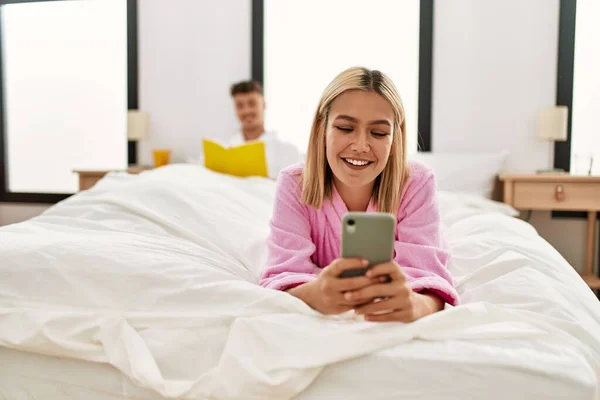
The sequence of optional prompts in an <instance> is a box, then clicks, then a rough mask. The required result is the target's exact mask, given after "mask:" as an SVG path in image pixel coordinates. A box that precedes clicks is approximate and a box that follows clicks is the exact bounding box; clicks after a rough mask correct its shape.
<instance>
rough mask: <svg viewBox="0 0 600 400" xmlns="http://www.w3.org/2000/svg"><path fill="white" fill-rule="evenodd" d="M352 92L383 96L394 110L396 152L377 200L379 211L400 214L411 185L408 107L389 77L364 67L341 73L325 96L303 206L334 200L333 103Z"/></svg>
mask: <svg viewBox="0 0 600 400" xmlns="http://www.w3.org/2000/svg"><path fill="white" fill-rule="evenodd" d="M348 90H363V91H365V92H369V91H370V92H375V93H377V94H379V95H381V96H383V97H384V98H385V99H386V100H387V101H388V102H389V103H390V104H391V106H392V108H393V109H394V126H393V128H394V129H393V132H392V134H393V142H392V149H391V152H390V157H389V158H388V160H387V164H386V166H385V168H384V169H383V171H382V173H381V174H380V175H379V176H378V177H377V179H376V180H375V185H374V187H373V197H374V200H375V204H376V205H377V208H378V210H379V211H381V212H387V213H393V214H396V213H397V212H398V207H399V206H400V196H401V193H402V190H403V189H404V185H405V184H406V182H407V181H408V161H407V159H406V151H405V149H404V144H405V143H406V121H405V120H404V106H403V104H402V100H401V99H400V95H399V94H398V90H397V89H396V87H395V86H394V84H393V82H392V81H391V79H390V78H389V77H388V76H387V75H385V74H384V73H382V72H380V71H377V70H369V69H367V68H361V67H355V68H349V69H347V70H345V71H343V72H341V73H340V74H339V75H338V76H336V77H335V78H334V79H333V81H332V82H331V83H330V84H329V85H328V86H327V87H326V88H325V90H324V91H323V94H322V95H321V100H320V101H319V105H318V106H317V111H316V113H315V117H314V120H313V123H312V128H311V132H310V140H309V144H308V153H307V155H306V164H305V165H304V169H303V171H302V173H301V174H302V202H303V203H304V204H307V205H309V206H312V207H314V208H316V209H319V208H321V206H322V204H323V200H324V199H326V198H331V193H332V191H333V189H332V185H333V183H332V177H333V172H332V171H331V168H330V167H329V164H328V163H327V157H326V155H325V127H326V125H327V119H328V117H329V109H330V108H331V103H332V102H333V100H335V99H336V98H337V97H338V96H339V95H341V94H342V93H344V92H346V91H348Z"/></svg>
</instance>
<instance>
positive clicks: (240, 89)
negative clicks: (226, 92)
mask: <svg viewBox="0 0 600 400" xmlns="http://www.w3.org/2000/svg"><path fill="white" fill-rule="evenodd" d="M253 92H256V93H260V94H263V88H262V85H261V84H260V83H259V82H257V81H241V82H237V83H234V84H233V85H231V95H232V96H235V95H236V94H238V93H253Z"/></svg>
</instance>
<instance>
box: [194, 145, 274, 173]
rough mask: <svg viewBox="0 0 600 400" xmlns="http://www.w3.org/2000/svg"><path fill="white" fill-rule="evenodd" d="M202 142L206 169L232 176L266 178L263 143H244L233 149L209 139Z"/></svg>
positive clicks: (265, 158) (265, 159)
mask: <svg viewBox="0 0 600 400" xmlns="http://www.w3.org/2000/svg"><path fill="white" fill-rule="evenodd" d="M202 142H203V146H204V166H205V167H206V168H208V169H211V170H213V171H216V172H221V173H223V174H229V175H234V176H241V177H245V176H263V177H268V173H267V172H268V171H267V157H266V155H265V144H264V142H259V141H257V142H250V143H244V144H242V145H239V146H235V147H224V146H222V145H220V144H219V143H217V142H215V141H213V140H210V139H203V140H202Z"/></svg>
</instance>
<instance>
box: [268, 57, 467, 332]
mask: <svg viewBox="0 0 600 400" xmlns="http://www.w3.org/2000/svg"><path fill="white" fill-rule="evenodd" d="M405 136H406V123H405V120H404V108H403V105H402V101H401V99H400V96H399V95H398V93H397V90H396V88H395V86H394V84H393V83H392V82H391V81H390V79H389V78H388V77H387V76H386V75H384V74H383V73H381V72H379V71H376V70H368V69H366V68H350V69H348V70H346V71H344V72H342V73H341V74H339V75H338V76H337V77H335V79H334V80H333V81H332V82H331V83H330V84H329V86H327V88H326V89H325V91H324V92H323V95H322V97H321V100H320V102H319V105H318V108H317V112H316V115H315V118H314V121H313V125H312V129H311V134H310V142H309V147H308V153H307V158H306V164H305V165H294V166H291V167H289V168H287V169H285V170H283V171H282V172H281V174H280V175H279V177H278V182H277V190H276V198H275V206H274V210H273V216H272V219H271V222H270V227H271V232H270V234H269V237H268V243H267V246H268V251H269V255H268V260H267V265H266V268H265V270H264V272H263V274H262V277H261V279H260V284H261V285H262V286H264V287H267V288H272V289H277V290H283V291H287V292H288V293H289V294H291V295H293V296H296V297H298V298H299V299H301V300H303V301H304V302H305V303H306V304H308V305H309V306H310V307H312V308H313V309H315V310H317V311H319V312H321V313H324V314H337V313H342V312H346V311H349V310H352V309H353V310H355V312H356V313H358V314H361V315H364V317H365V319H366V320H368V321H402V322H410V321H414V320H417V319H419V318H422V317H424V316H426V315H429V314H432V313H434V312H437V311H439V310H441V309H443V307H444V304H445V303H449V304H451V305H455V304H457V303H458V301H459V299H458V294H457V292H456V290H455V289H454V285H453V281H452V277H451V276H450V274H449V273H448V270H447V268H446V266H447V262H448V258H449V254H448V251H447V249H446V248H445V246H444V243H443V239H442V236H441V232H440V221H439V211H438V204H437V197H436V188H435V179H434V175H433V173H432V171H431V170H430V169H428V168H426V167H425V166H423V165H421V164H418V163H413V162H411V163H409V162H407V159H406V153H405V151H404V145H405ZM348 211H366V212H371V211H381V212H388V213H393V214H394V215H396V220H397V224H396V230H395V236H396V237H395V246H394V259H393V261H392V262H389V263H385V264H380V265H377V266H374V267H373V268H372V269H370V270H369V272H368V273H367V275H366V276H363V277H354V278H339V275H340V274H341V273H342V271H344V270H347V269H355V268H360V267H363V266H366V261H365V260H357V259H341V258H339V257H340V238H341V231H342V218H343V216H344V214H345V213H347V212H348ZM386 277H388V279H389V277H391V281H388V280H386ZM382 298H383V300H381V299H382ZM376 299H378V300H381V301H376Z"/></svg>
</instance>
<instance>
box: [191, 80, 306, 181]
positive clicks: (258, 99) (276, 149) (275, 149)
mask: <svg viewBox="0 0 600 400" xmlns="http://www.w3.org/2000/svg"><path fill="white" fill-rule="evenodd" d="M230 93H231V97H232V98H233V102H234V105H235V112H236V114H237V118H238V120H239V121H240V130H239V132H236V133H234V134H233V135H231V136H230V137H228V138H227V139H226V140H225V141H224V145H225V146H228V147H234V146H239V145H242V144H244V143H248V142H253V141H262V142H264V143H265V156H266V161H267V169H268V175H269V178H271V179H276V178H277V175H278V174H279V171H281V170H282V169H284V168H285V167H287V166H288V165H291V164H295V163H298V162H302V161H304V156H303V154H302V153H301V152H300V151H299V150H298V149H297V148H296V146H294V145H292V144H291V143H288V142H285V141H283V140H281V139H279V138H278V137H277V135H276V134H275V132H266V131H265V119H264V114H265V99H264V97H263V90H262V86H261V85H260V83H258V82H256V81H242V82H238V83H235V84H233V85H232V86H231V90H230ZM307 134H308V132H307ZM190 161H191V162H197V163H201V164H204V162H203V157H200V159H196V160H190Z"/></svg>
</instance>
